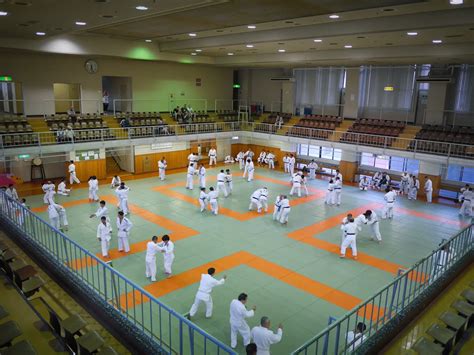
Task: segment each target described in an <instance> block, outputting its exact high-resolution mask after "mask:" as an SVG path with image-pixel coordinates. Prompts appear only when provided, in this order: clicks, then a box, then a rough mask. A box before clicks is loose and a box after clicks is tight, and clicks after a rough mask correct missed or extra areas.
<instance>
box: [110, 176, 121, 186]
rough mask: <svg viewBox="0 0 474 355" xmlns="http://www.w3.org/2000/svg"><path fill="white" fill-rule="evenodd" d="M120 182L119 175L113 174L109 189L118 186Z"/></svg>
mask: <svg viewBox="0 0 474 355" xmlns="http://www.w3.org/2000/svg"><path fill="white" fill-rule="evenodd" d="M121 183H122V179H120V176H118V175H114V177H113V178H112V181H111V182H110V188H111V189H114V188H117V187H119V186H120V184H121Z"/></svg>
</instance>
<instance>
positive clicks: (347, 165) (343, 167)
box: [339, 150, 358, 182]
mask: <svg viewBox="0 0 474 355" xmlns="http://www.w3.org/2000/svg"><path fill="white" fill-rule="evenodd" d="M357 169H358V162H357V152H351V151H344V150H343V151H342V155H341V161H340V162H339V171H340V173H341V174H342V178H343V180H344V182H354V181H355V176H356V174H357Z"/></svg>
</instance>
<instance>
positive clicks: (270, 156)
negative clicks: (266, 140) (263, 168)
mask: <svg viewBox="0 0 474 355" xmlns="http://www.w3.org/2000/svg"><path fill="white" fill-rule="evenodd" d="M267 161H268V168H269V169H275V154H273V153H272V152H269V153H268V154H267Z"/></svg>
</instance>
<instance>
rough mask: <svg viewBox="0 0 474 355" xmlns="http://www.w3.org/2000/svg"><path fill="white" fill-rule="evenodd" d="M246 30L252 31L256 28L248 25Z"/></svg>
mask: <svg viewBox="0 0 474 355" xmlns="http://www.w3.org/2000/svg"><path fill="white" fill-rule="evenodd" d="M247 28H248V29H251V30H254V29H256V28H257V26H255V25H248V26H247Z"/></svg>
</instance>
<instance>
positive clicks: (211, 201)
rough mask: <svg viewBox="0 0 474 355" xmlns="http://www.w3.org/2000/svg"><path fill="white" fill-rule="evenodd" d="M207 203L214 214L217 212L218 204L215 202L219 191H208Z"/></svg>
mask: <svg viewBox="0 0 474 355" xmlns="http://www.w3.org/2000/svg"><path fill="white" fill-rule="evenodd" d="M208 196H209V204H210V205H211V212H212V213H213V214H214V215H216V216H217V215H218V214H219V204H218V203H217V199H218V198H219V193H218V192H217V191H216V190H214V191H209V194H208Z"/></svg>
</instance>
